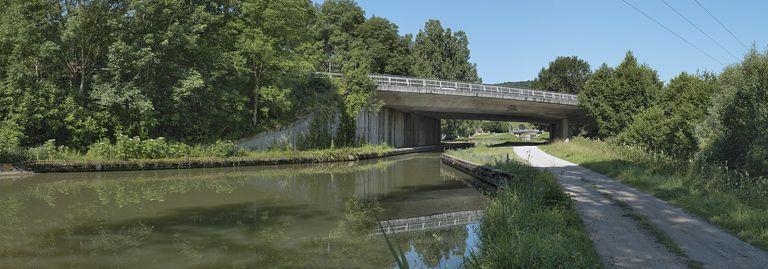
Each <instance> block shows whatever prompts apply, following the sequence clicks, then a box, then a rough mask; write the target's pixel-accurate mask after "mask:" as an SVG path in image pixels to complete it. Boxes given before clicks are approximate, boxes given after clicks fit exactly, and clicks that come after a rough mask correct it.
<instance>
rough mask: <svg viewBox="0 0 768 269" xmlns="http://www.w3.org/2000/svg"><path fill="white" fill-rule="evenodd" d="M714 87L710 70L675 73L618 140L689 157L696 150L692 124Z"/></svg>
mask: <svg viewBox="0 0 768 269" xmlns="http://www.w3.org/2000/svg"><path fill="white" fill-rule="evenodd" d="M716 88H717V81H716V77H714V76H713V75H711V74H703V75H699V76H695V75H689V74H687V73H682V74H680V75H678V76H677V77H675V78H673V79H672V80H671V81H670V82H669V84H668V85H666V86H665V87H664V88H663V89H662V91H661V93H660V95H659V98H658V100H659V101H658V103H656V104H655V105H654V106H652V107H650V108H648V109H647V110H645V111H642V112H640V113H639V114H637V115H635V117H634V119H633V122H632V124H631V125H629V126H628V127H627V128H626V129H625V130H624V131H623V132H622V133H621V134H620V135H619V136H618V137H619V140H620V141H622V143H625V144H634V145H640V146H642V147H644V148H646V149H648V150H650V151H655V152H661V153H664V154H668V155H671V156H675V157H679V158H684V159H687V158H690V157H692V156H693V155H694V154H695V153H696V152H698V151H699V142H698V139H697V138H696V135H695V129H696V126H697V125H698V124H699V123H700V122H701V121H702V120H703V118H704V116H705V112H706V108H707V107H708V106H709V103H710V97H711V96H712V94H713V93H714V92H715V91H716Z"/></svg>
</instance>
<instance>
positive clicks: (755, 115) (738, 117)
mask: <svg viewBox="0 0 768 269" xmlns="http://www.w3.org/2000/svg"><path fill="white" fill-rule="evenodd" d="M720 81H721V84H722V91H721V92H720V93H719V95H718V96H717V97H716V98H715V99H714V100H715V102H714V103H713V107H712V109H710V111H709V114H708V115H707V120H705V122H704V124H702V125H701V128H700V130H699V134H700V135H701V139H702V140H704V141H706V143H705V145H707V148H706V150H705V152H704V153H705V154H706V155H710V156H709V157H710V158H711V159H712V160H714V161H715V162H717V163H720V164H723V165H727V166H729V167H731V168H737V169H743V170H746V171H747V172H749V173H750V174H752V175H758V176H768V164H766V147H767V146H768V143H767V142H768V141H766V139H765V137H766V136H768V102H766V100H768V53H763V54H761V53H758V52H757V50H755V49H754V48H753V49H752V50H751V51H750V53H749V54H747V56H745V58H744V60H743V61H742V62H741V63H739V64H737V65H733V66H729V67H728V68H727V69H726V70H725V71H723V73H722V75H721V76H720Z"/></svg>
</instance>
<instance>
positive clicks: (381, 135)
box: [236, 107, 440, 150]
mask: <svg viewBox="0 0 768 269" xmlns="http://www.w3.org/2000/svg"><path fill="white" fill-rule="evenodd" d="M314 118H315V117H314V116H313V115H311V114H310V115H309V116H307V117H305V118H302V119H299V120H297V121H296V122H295V123H294V124H292V125H290V126H287V127H285V128H282V129H280V130H278V131H272V132H263V133H260V134H258V135H255V136H252V137H249V138H244V139H241V140H239V141H237V142H236V144H237V145H238V146H239V147H242V148H246V149H254V150H265V149H269V148H295V147H296V145H298V143H299V142H300V140H301V139H302V137H305V136H307V134H308V133H309V131H310V128H311V126H312V121H313V120H314ZM338 126H339V122H338V117H337V118H336V120H335V122H332V123H330V124H329V128H328V129H329V130H330V131H331V135H332V136H335V135H336V131H337V130H338ZM355 128H356V130H355V131H356V135H357V138H358V139H359V140H360V141H361V142H363V143H368V144H373V145H380V144H387V145H389V146H392V147H395V148H402V147H419V146H429V145H437V144H440V120H439V119H434V118H430V117H425V116H422V115H419V114H415V113H408V112H403V111H399V110H395V109H391V108H387V107H383V108H381V109H379V110H378V111H375V112H371V111H362V112H360V114H359V116H358V118H357V122H356V123H355Z"/></svg>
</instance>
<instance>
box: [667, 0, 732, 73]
mask: <svg viewBox="0 0 768 269" xmlns="http://www.w3.org/2000/svg"><path fill="white" fill-rule="evenodd" d="M659 1H661V2H662V3H664V5H666V6H667V7H669V8H670V9H672V11H674V12H675V13H677V15H678V16H680V17H681V18H683V19H684V20H685V21H686V22H688V24H690V25H691V26H693V27H694V28H696V30H699V32H701V33H702V34H704V35H705V36H706V37H707V38H709V40H711V41H712V42H715V44H717V46H718V47H720V48H721V49H723V50H724V51H725V52H727V53H728V54H730V55H731V57H733V59H735V60H736V61H738V60H739V58H738V57H736V55H734V54H733V53H731V51H730V50H728V49H726V48H725V47H724V46H723V45H722V44H720V42H717V40H715V39H714V38H712V36H710V35H709V34H708V33H707V32H705V31H704V30H703V29H701V27H699V26H698V25H696V24H695V23H694V22H693V21H691V20H689V19H688V17H686V16H685V15H683V13H680V11H678V10H677V9H676V8H674V7H672V5H670V4H669V3H667V1H665V0H659Z"/></svg>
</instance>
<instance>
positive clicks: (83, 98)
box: [0, 0, 478, 150]
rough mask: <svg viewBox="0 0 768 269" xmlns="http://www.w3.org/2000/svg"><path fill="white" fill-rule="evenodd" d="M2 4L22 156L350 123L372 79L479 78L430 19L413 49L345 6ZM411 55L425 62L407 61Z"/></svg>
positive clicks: (0, 103) (368, 97)
mask: <svg viewBox="0 0 768 269" xmlns="http://www.w3.org/2000/svg"><path fill="white" fill-rule="evenodd" d="M3 6H4V9H3V12H2V13H0V119H3V120H5V119H13V120H14V124H16V125H18V126H19V128H18V129H15V128H14V129H13V130H19V131H20V132H21V133H22V134H23V137H24V139H23V140H19V141H20V142H21V144H22V145H21V146H24V147H29V146H35V145H40V144H43V143H45V141H48V140H51V139H54V140H56V141H57V143H58V144H60V145H65V146H67V147H70V148H73V149H77V150H85V149H87V148H88V147H89V146H90V145H91V144H94V143H96V142H97V141H101V140H102V139H109V140H113V141H115V140H116V139H117V137H118V134H124V135H126V136H129V137H139V138H141V139H147V138H152V137H166V138H168V139H169V140H172V141H181V142H185V143H190V144H198V143H203V144H208V143H213V142H214V141H216V140H219V139H237V138H241V137H244V136H248V135H252V134H253V133H256V132H261V131H267V130H274V129H277V128H280V127H282V126H284V125H286V124H290V123H291V122H293V121H294V120H295V119H297V118H298V117H301V116H306V115H309V114H310V113H313V112H315V111H317V110H322V109H324V108H326V107H329V106H333V107H335V108H339V109H340V111H341V110H343V113H344V114H346V115H347V116H345V117H347V118H349V119H352V120H354V119H355V118H356V115H357V113H359V111H360V110H361V109H375V107H376V104H377V103H376V101H375V100H373V98H372V97H373V94H372V93H373V91H372V87H371V83H370V80H369V79H367V78H366V77H365V75H366V74H368V73H371V72H373V73H388V74H398V75H413V74H414V72H415V71H414V70H424V69H425V68H426V67H427V66H430V67H429V69H432V67H436V66H439V70H438V69H436V71H435V72H431V71H430V72H431V73H430V74H429V76H432V77H441V78H452V79H461V80H470V81H477V80H478V79H477V74H476V70H475V66H474V65H473V64H470V63H469V62H468V61H469V50H468V48H467V44H468V41H467V38H466V35H465V34H464V33H462V32H456V33H453V32H452V31H450V30H444V29H443V28H442V27H441V26H440V23H439V22H438V21H430V22H429V23H427V26H426V29H425V30H424V31H423V32H422V33H421V34H420V35H419V37H418V38H417V39H418V41H419V42H418V44H417V43H415V42H414V41H413V38H412V37H411V36H410V35H405V36H401V35H399V33H398V27H397V25H395V24H393V23H392V22H390V21H388V20H387V19H384V18H381V17H375V16H374V17H371V18H368V19H366V16H365V12H364V11H363V10H362V9H361V8H360V6H358V5H357V3H355V2H354V1H351V0H331V1H324V2H323V3H322V4H320V5H314V4H313V3H312V2H311V1H307V0H285V1H268V0H235V1H223V2H222V1H218V0H204V1H192V2H190V1H150V2H147V1H140V0H115V1H112V0H94V1H42V0H34V1H26V0H24V1H22V0H9V1H5V2H4V5H3ZM415 50H418V51H420V52H426V51H429V53H430V54H424V53H422V54H420V55H421V57H415V53H416V52H415ZM438 56H439V58H438ZM415 58H419V59H420V60H419V61H415V60H414V59H415ZM414 62H418V63H416V64H414ZM415 66H420V67H419V68H416V67H415ZM326 69H327V70H328V71H333V72H343V73H345V74H346V75H348V78H347V79H345V81H343V82H342V83H341V85H332V84H330V83H328V82H327V81H325V82H323V80H322V79H317V78H312V76H311V74H312V73H313V72H314V71H315V70H326ZM422 73H423V72H422ZM334 86H339V88H340V89H338V91H337V90H336V89H334V88H333V87H334ZM340 102H342V105H339V103H340ZM345 124H347V125H349V124H348V123H345ZM353 136H354V135H352V137H353ZM343 140H345V141H343V143H342V144H345V145H351V144H353V142H352V141H353V140H354V139H351V138H345V139H343ZM316 145H319V144H316Z"/></svg>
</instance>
